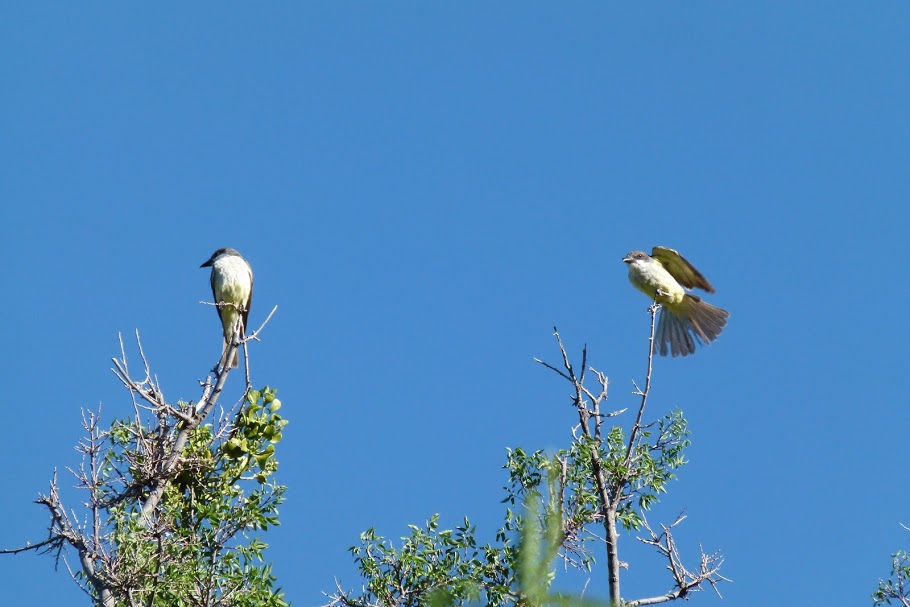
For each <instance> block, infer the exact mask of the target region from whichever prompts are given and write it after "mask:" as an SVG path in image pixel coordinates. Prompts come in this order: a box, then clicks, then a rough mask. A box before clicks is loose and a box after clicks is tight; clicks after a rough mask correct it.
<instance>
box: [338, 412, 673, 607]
mask: <svg viewBox="0 0 910 607" xmlns="http://www.w3.org/2000/svg"><path fill="white" fill-rule="evenodd" d="M640 436H641V440H640V442H639V444H638V445H637V446H636V447H635V449H634V450H633V452H632V456H631V457H627V443H626V440H627V437H626V433H625V431H624V429H623V428H622V427H620V426H617V427H614V428H612V429H611V430H610V432H609V433H608V438H607V440H606V441H604V442H603V444H600V445H598V444H597V443H596V441H595V440H591V439H588V438H586V437H581V438H579V439H578V440H576V441H574V442H573V443H572V445H571V446H570V447H569V448H568V449H561V450H559V451H557V452H556V453H553V454H548V453H547V452H545V451H543V450H539V451H535V452H533V453H528V452H526V451H525V450H523V449H520V448H516V449H508V450H507V459H506V463H505V465H504V466H503V467H504V468H505V469H506V470H507V471H508V475H509V476H508V484H507V485H506V486H505V487H504V489H505V491H506V496H505V498H504V499H503V500H502V502H503V503H506V504H507V508H506V511H505V515H504V519H505V520H504V523H503V525H502V527H500V528H499V529H498V530H497V532H496V535H495V541H494V542H493V543H488V544H483V545H480V544H479V541H478V539H477V535H476V529H475V527H474V526H473V525H472V524H471V523H470V521H469V520H468V518H465V519H464V521H463V523H462V524H461V525H459V526H457V527H456V528H455V529H454V530H449V529H446V530H440V525H439V515H438V514H435V515H433V516H431V517H430V519H429V520H428V521H427V523H426V524H425V525H424V526H423V527H418V526H416V525H409V526H408V527H409V529H410V534H409V535H408V536H406V537H403V538H401V545H400V546H399V547H395V545H394V544H393V542H392V541H390V540H389V539H386V538H384V537H382V536H379V535H378V534H376V532H375V530H374V529H369V530H367V531H366V532H364V533H363V534H361V537H360V544H359V545H357V546H353V547H351V548H350V552H351V554H352V555H353V556H354V560H355V563H356V565H357V569H358V571H359V573H360V575H361V576H362V577H363V580H364V585H363V591H362V593H360V594H359V595H355V594H354V593H349V592H344V591H341V590H340V589H339V592H338V593H336V595H334V596H333V597H332V602H331V603H330V605H333V606H339V605H343V606H347V607H380V606H381V607H419V606H424V605H466V604H469V603H479V604H486V605H491V606H493V607H498V606H500V605H538V604H545V603H546V604H553V603H559V604H566V603H572V604H580V603H585V604H595V602H593V601H581V600H580V599H577V598H572V597H568V596H564V595H559V594H551V593H550V592H549V588H550V586H551V584H552V582H553V581H554V579H555V576H556V574H555V570H554V568H553V560H554V559H555V558H562V559H563V560H564V561H565V562H566V563H568V564H570V565H572V566H575V567H578V568H581V569H584V570H587V571H591V570H592V569H593V567H594V566H595V564H596V559H595V556H594V553H593V551H592V549H591V546H592V543H593V542H596V541H598V538H599V537H600V535H602V533H598V531H597V529H596V527H598V526H600V525H603V519H604V515H603V505H602V504H601V503H600V498H599V495H598V491H597V489H596V486H595V479H594V474H593V471H592V461H593V457H592V455H593V452H595V451H596V452H597V453H599V455H600V459H601V461H602V462H603V463H604V467H605V468H606V469H607V470H608V471H609V481H610V482H611V483H612V484H614V485H615V486H616V487H617V488H620V490H621V491H622V495H623V496H624V497H623V501H622V507H621V509H620V511H619V516H618V518H619V519H620V520H621V521H622V523H623V525H624V526H625V527H626V528H627V529H635V528H638V526H639V525H640V524H641V516H640V513H641V512H642V511H644V510H647V509H648V508H649V507H650V506H651V505H652V504H653V503H654V502H655V501H656V500H657V497H658V495H659V494H660V493H664V492H666V486H667V483H668V482H669V481H670V480H672V479H673V478H674V474H673V471H674V470H676V469H677V468H679V467H680V466H682V465H684V464H685V458H684V457H683V452H684V449H685V447H686V446H687V445H688V439H687V436H688V430H687V428H686V422H685V419H684V418H683V417H682V413H681V412H679V411H674V412H672V413H671V414H669V415H667V416H666V417H665V418H663V419H661V420H659V421H658V422H657V423H655V424H654V425H653V428H646V429H644V431H642V432H641V434H640Z"/></svg>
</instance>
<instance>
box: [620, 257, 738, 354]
mask: <svg viewBox="0 0 910 607" xmlns="http://www.w3.org/2000/svg"><path fill="white" fill-rule="evenodd" d="M623 261H624V262H626V263H627V264H629V280H630V281H631V282H632V284H633V285H634V286H635V288H636V289H638V290H639V291H641V292H642V293H644V294H645V295H647V296H648V297H650V298H651V299H653V300H654V301H656V302H657V303H659V304H660V305H661V312H660V319H659V320H658V323H657V333H656V335H655V339H654V352H656V353H659V354H660V355H661V356H666V355H667V354H668V353H672V354H673V356H679V355H682V356H687V355H689V354H694V353H695V344H696V343H701V344H709V343H711V342H712V341H714V340H715V339H717V336H718V335H720V332H721V331H722V330H723V328H724V325H726V324H727V317H729V316H730V314H729V313H728V312H727V311H726V310H722V309H720V308H717V307H715V306H712V305H711V304H709V303H707V302H704V301H702V300H701V298H700V297H698V296H697V295H689V294H688V293H686V289H692V288H695V287H698V288H699V289H704V290H705V291H707V292H708V293H713V292H714V287H712V286H711V283H709V282H708V281H707V279H705V277H704V276H702V275H701V273H700V272H699V271H698V270H696V269H695V268H694V267H693V266H692V264H691V263H689V262H688V261H686V259H685V258H684V257H683V256H682V255H680V254H679V253H678V252H676V251H674V250H673V249H668V248H666V247H654V248H653V249H652V250H651V254H650V255H648V254H647V253H645V252H644V251H632V252H631V253H629V254H628V255H626V256H625V257H623Z"/></svg>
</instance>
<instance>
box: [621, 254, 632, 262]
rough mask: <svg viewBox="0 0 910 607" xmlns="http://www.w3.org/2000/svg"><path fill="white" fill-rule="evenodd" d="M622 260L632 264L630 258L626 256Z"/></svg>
mask: <svg viewBox="0 0 910 607" xmlns="http://www.w3.org/2000/svg"><path fill="white" fill-rule="evenodd" d="M622 260H623V261H624V262H626V263H632V258H631V257H629V256H628V255H627V256H626V257H623V258H622Z"/></svg>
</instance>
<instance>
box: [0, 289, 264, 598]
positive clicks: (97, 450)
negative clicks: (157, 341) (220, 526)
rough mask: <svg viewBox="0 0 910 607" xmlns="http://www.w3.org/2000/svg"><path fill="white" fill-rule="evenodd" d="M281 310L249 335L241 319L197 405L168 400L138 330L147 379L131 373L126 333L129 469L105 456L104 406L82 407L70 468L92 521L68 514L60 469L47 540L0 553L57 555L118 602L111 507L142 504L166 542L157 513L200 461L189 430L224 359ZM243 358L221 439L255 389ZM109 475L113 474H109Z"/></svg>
mask: <svg viewBox="0 0 910 607" xmlns="http://www.w3.org/2000/svg"><path fill="white" fill-rule="evenodd" d="M276 310H277V306H276V307H275V308H273V309H272V311H271V312H270V313H269V315H268V317H267V318H266V319H265V321H264V322H263V323H262V325H260V327H259V328H258V329H257V330H256V331H254V332H253V333H252V334H250V335H249V336H246V337H243V334H242V328H241V326H240V324H241V323H240V322H239V321H238V323H237V325H236V326H235V331H234V339H233V340H232V343H231V346H230V347H229V348H226V349H225V351H224V352H223V353H222V359H221V361H220V363H219V364H218V365H216V366H215V368H214V369H213V370H212V373H211V375H209V376H207V377H206V378H205V379H204V380H202V381H200V387H201V388H202V394H201V396H200V399H199V401H198V403H197V404H196V405H195V406H193V403H192V402H190V403H189V405H188V406H179V405H174V404H171V403H169V402H168V401H167V400H166V398H165V396H164V392H163V391H162V389H161V386H160V383H159V382H158V379H157V377H155V376H154V375H153V373H152V371H151V366H150V364H149V362H148V359H147V357H146V355H145V351H144V350H143V348H142V342H141V340H140V338H139V333H138V331H137V332H136V344H137V347H138V351H139V358H140V361H141V364H140V371H139V373H138V377H140V378H141V379H135V378H134V376H133V375H132V374H131V370H130V367H129V363H128V360H127V355H126V347H125V345H124V343H123V338H122V336H121V337H120V352H121V356H120V358H119V359H117V358H115V359H113V363H114V368H113V369H112V371H113V372H114V374H115V375H116V376H117V379H119V380H120V382H121V383H122V384H123V386H124V387H125V388H126V389H127V390H128V392H129V394H130V399H131V401H132V405H133V413H134V416H135V421H136V423H133V424H129V425H126V424H124V425H122V426H121V429H123V430H124V431H125V432H128V433H130V439H131V441H132V443H133V444H134V445H135V449H133V450H132V455H130V456H127V461H126V464H127V471H126V472H125V471H124V470H122V469H121V467H120V466H116V465H113V466H112V465H109V462H108V461H107V460H106V457H107V453H108V451H109V449H110V441H111V432H110V431H105V430H102V429H101V428H100V425H99V422H100V407H99V410H98V412H97V413H95V412H90V411H85V410H83V414H82V416H83V420H82V425H83V428H84V429H85V432H86V438H84V439H83V440H82V441H81V442H80V444H79V446H78V447H77V451H78V452H79V453H81V454H82V456H83V459H82V464H81V465H80V467H79V469H78V470H73V469H70V470H69V471H70V473H71V474H73V476H74V477H75V478H76V480H77V485H76V487H77V488H78V489H82V490H85V491H87V492H88V495H89V497H88V500H87V501H86V502H85V503H86V506H87V507H88V509H89V518H90V521H89V522H85V523H79V522H76V521H77V518H76V516H75V513H69V511H68V510H67V509H66V507H65V506H64V504H63V501H62V499H61V497H60V494H59V491H58V488H57V486H58V485H57V473H56V471H55V472H54V476H53V478H52V480H51V485H50V490H49V492H48V493H47V494H45V495H41V496H39V499H38V500H37V501H36V503H37V504H41V505H43V506H44V507H46V508H47V510H48V513H49V516H50V524H49V526H48V537H47V538H46V539H44V540H43V541H41V542H38V543H34V544H32V543H27V544H26V545H25V546H22V547H19V548H12V549H6V550H0V554H18V553H20V552H25V551H29V550H33V551H35V552H36V553H38V554H54V557H55V559H56V564H57V565H58V566H59V563H60V560H61V558H62V560H63V562H64V565H65V566H66V567H67V570H69V572H70V575H71V576H72V577H73V579H74V580H75V581H76V582H77V583H78V584H79V585H80V587H81V588H82V589H83V591H85V592H86V593H87V594H89V595H93V596H96V597H97V600H98V604H99V605H101V606H102V607H113V606H114V605H115V604H116V601H115V598H114V596H115V591H121V593H122V594H129V589H128V584H126V581H127V580H124V579H120V577H121V572H120V569H121V567H119V565H120V560H121V557H120V556H119V555H118V554H116V553H115V552H114V551H112V550H110V549H109V548H110V540H111V530H110V529H109V528H108V527H107V526H106V524H107V520H106V516H108V511H109V509H110V508H112V507H115V506H116V505H117V504H120V503H122V502H123V501H124V500H140V501H142V508H141V520H142V521H143V522H144V523H145V525H146V527H147V528H148V529H149V530H150V532H151V534H152V535H153V536H155V537H157V538H158V539H159V543H160V540H161V539H162V538H163V536H164V534H165V533H166V531H167V530H166V529H164V528H163V526H162V525H161V524H159V521H158V519H157V516H156V510H157V508H158V505H159V503H160V500H161V498H162V496H163V495H164V492H165V489H166V487H167V485H168V483H169V482H170V481H172V480H173V479H174V478H175V477H176V476H177V475H178V474H179V473H180V472H181V471H182V470H184V469H187V468H192V467H193V466H195V465H199V464H197V463H196V462H194V461H193V458H192V457H187V456H185V455H184V449H185V447H186V444H187V441H188V438H189V436H190V433H191V432H192V431H193V429H194V428H196V427H198V426H199V425H200V424H201V423H202V421H203V420H205V419H206V418H208V417H209V415H211V414H212V412H213V410H214V409H215V407H216V406H217V404H218V400H219V397H220V396H221V392H222V390H223V388H224V385H225V382H226V380H227V377H228V375H229V374H230V371H231V367H230V366H229V365H226V364H225V363H226V361H227V360H230V358H229V357H230V356H232V355H233V353H234V352H235V351H236V350H237V348H239V347H241V346H242V347H243V348H244V353H245V354H246V344H247V342H249V341H252V340H256V341H258V339H259V337H258V336H259V333H260V332H261V331H262V330H263V329H264V328H265V326H266V325H267V324H268V322H269V320H270V319H271V318H272V315H273V314H274V313H275V311H276ZM244 358H246V359H247V364H246V390H245V391H244V396H243V397H241V399H240V400H239V401H238V402H237V403H236V404H235V405H234V406H233V407H232V408H231V410H228V411H224V410H222V411H221V413H220V415H219V419H218V422H217V424H216V426H217V428H218V430H217V433H216V437H222V436H224V435H226V434H227V433H229V432H230V429H231V427H232V424H231V418H232V417H233V412H232V410H233V409H235V408H237V407H239V406H240V404H241V403H242V402H243V401H244V398H245V396H246V392H247V391H249V390H250V389H251V383H250V375H249V359H248V357H247V356H244ZM148 416H153V417H154V419H155V420H156V423H155V424H154V425H151V426H149V425H147V424H145V423H144V420H145V419H146V418H147V417H148ZM102 468H104V471H103V470H102ZM104 472H106V473H107V474H109V475H110V476H109V477H107V478H104ZM115 485H120V486H121V487H122V489H121V490H120V491H119V492H115V491H112V489H111V487H112V486H115ZM143 500H144V501H143ZM68 547H70V548H73V549H74V550H75V551H76V553H77V555H78V560H79V564H80V569H81V576H80V575H79V574H77V572H76V571H74V570H73V569H72V568H70V566H69V563H68V562H67V560H66V555H65V552H64V551H65V549H66V548H68ZM159 552H160V551H159ZM127 574H128V572H127ZM83 579H84V580H85V582H83ZM227 590H228V591H230V589H227ZM153 596H154V595H153ZM128 600H129V604H130V605H133V604H138V603H135V602H134V600H133V598H132V597H129V598H128Z"/></svg>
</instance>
